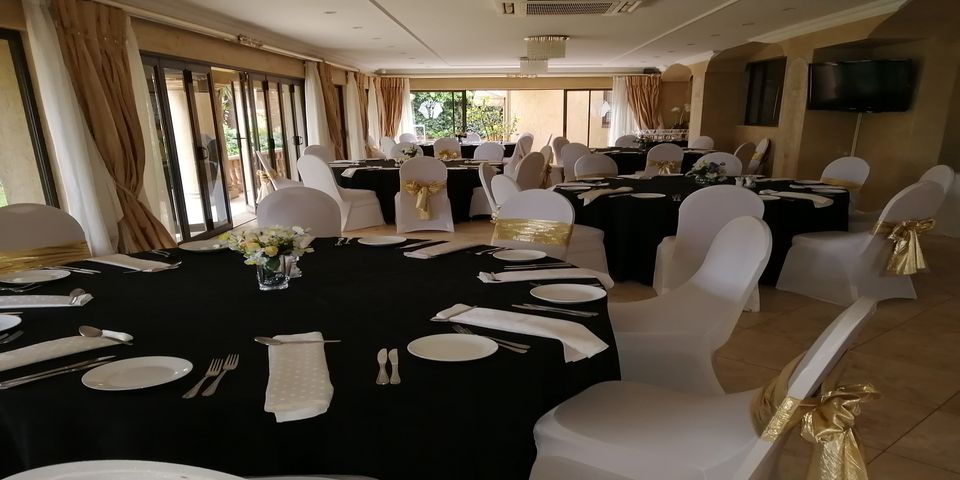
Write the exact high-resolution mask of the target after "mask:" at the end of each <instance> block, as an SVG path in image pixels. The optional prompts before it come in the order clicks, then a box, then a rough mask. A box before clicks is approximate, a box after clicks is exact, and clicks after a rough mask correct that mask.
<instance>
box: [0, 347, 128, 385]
mask: <svg viewBox="0 0 960 480" xmlns="http://www.w3.org/2000/svg"><path fill="white" fill-rule="evenodd" d="M114 357H116V355H108V356H105V357H97V358H92V359H90V360H84V361H82V362H77V363H73V364H70V365H66V366H63V367H57V368H52V369H50V370H45V371H42V372H39V373H34V374H32V375H26V376H23V377H19V378H14V379H12V380H6V381H3V382H0V390H6V389H8V388H12V387H16V386H19V385H23V384H25V383H30V382H35V381H37V380H43V379H45V378H50V377H56V376H57V375H63V374H65V373H71V372H79V371H81V370H89V369H91V368H94V367H99V366H100V365H103V364H106V363H110V362H111V361H112V359H113V358H114Z"/></svg>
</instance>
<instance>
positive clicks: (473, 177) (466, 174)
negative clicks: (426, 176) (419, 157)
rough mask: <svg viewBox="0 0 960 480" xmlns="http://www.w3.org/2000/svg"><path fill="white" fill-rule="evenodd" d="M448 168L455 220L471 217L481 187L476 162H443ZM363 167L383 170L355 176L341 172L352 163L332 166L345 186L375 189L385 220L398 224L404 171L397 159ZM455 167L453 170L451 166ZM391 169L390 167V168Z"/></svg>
mask: <svg viewBox="0 0 960 480" xmlns="http://www.w3.org/2000/svg"><path fill="white" fill-rule="evenodd" d="M443 163H444V164H445V165H446V166H447V167H448V170H447V196H448V197H450V209H451V211H452V213H453V221H454V222H465V221H467V220H470V199H472V198H473V189H474V188H477V187H479V186H480V173H479V172H478V170H477V169H478V167H477V165H476V164H474V163H470V164H468V163H465V162H464V161H461V160H451V161H447V162H443ZM361 165H362V166H379V167H384V168H383V169H375V170H357V171H356V172H355V173H354V174H353V177H352V178H347V177H344V176H343V175H341V173H343V170H344V169H346V168H347V167H351V165H336V164H335V165H331V166H332V167H333V174H334V176H335V177H336V179H337V183H339V184H340V186H341V187H344V188H357V189H362V190H373V191H374V192H376V193H377V199H378V200H380V210H381V211H382V212H383V220H384V221H385V222H387V223H394V219H395V218H396V210H395V207H394V202H393V197H394V196H395V195H396V194H397V192H399V191H400V170H399V169H398V168H397V167H396V164H395V163H394V162H393V160H364V161H363V162H361ZM451 168H452V169H451ZM388 169H389V170H388Z"/></svg>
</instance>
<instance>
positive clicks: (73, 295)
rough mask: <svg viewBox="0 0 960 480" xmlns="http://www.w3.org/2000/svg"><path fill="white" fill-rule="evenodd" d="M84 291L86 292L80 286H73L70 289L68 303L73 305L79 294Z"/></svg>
mask: <svg viewBox="0 0 960 480" xmlns="http://www.w3.org/2000/svg"><path fill="white" fill-rule="evenodd" d="M84 293H87V292H86V291H84V290H83V289H82V288H74V289H73V290H70V305H75V304H76V303H77V300H79V299H80V295H83V294H84Z"/></svg>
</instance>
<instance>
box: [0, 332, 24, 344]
mask: <svg viewBox="0 0 960 480" xmlns="http://www.w3.org/2000/svg"><path fill="white" fill-rule="evenodd" d="M20 335H23V330H17V331H16V332H13V333H4V334H3V335H0V345H5V344H8V343H10V342H12V341H14V340H16V339H18V338H20Z"/></svg>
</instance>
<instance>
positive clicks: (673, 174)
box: [657, 173, 685, 177]
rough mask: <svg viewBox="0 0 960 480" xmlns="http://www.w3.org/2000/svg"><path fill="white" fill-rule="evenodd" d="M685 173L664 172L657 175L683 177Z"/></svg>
mask: <svg viewBox="0 0 960 480" xmlns="http://www.w3.org/2000/svg"><path fill="white" fill-rule="evenodd" d="M684 175H685V174H683V173H663V174H658V175H657V176H658V177H682V176H684Z"/></svg>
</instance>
